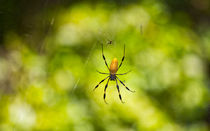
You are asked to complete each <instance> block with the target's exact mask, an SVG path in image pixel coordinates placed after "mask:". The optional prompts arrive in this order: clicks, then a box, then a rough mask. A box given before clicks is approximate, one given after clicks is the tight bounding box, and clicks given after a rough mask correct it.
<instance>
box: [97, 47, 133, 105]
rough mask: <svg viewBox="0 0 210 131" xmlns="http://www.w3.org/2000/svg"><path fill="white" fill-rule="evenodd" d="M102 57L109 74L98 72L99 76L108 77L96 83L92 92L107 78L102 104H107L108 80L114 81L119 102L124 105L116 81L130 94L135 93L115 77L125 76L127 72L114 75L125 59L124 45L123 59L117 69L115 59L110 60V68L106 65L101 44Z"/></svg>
mask: <svg viewBox="0 0 210 131" xmlns="http://www.w3.org/2000/svg"><path fill="white" fill-rule="evenodd" d="M102 57H103V59H104V61H105V64H106V67H107V68H108V70H109V73H103V72H99V71H98V72H99V73H100V74H107V75H109V76H107V77H106V78H104V79H103V80H102V81H100V82H99V83H98V85H96V87H95V88H94V90H95V89H96V88H97V87H98V86H99V85H100V84H101V83H102V82H103V81H104V80H106V79H107V78H108V81H107V84H106V86H105V88H104V102H105V103H106V104H107V102H106V89H107V87H108V83H109V80H111V81H116V86H117V90H118V93H119V98H120V100H121V102H122V103H124V102H123V101H122V97H121V94H120V89H119V85H118V82H117V81H118V80H119V81H120V83H121V84H122V85H123V86H124V87H125V88H126V89H127V90H129V91H131V92H135V91H132V90H130V89H129V88H128V87H127V86H126V85H125V84H124V83H123V82H122V81H121V80H120V79H119V78H118V77H117V75H125V74H127V73H129V72H130V71H129V72H126V73H122V74H116V73H117V71H118V70H119V68H120V67H121V65H122V62H123V61H124V58H125V45H124V55H123V57H122V60H121V63H120V65H119V67H118V60H117V58H114V59H113V60H112V62H111V65H110V68H109V67H108V64H107V62H106V58H105V56H104V53H103V44H102Z"/></svg>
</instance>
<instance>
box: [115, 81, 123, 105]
mask: <svg viewBox="0 0 210 131" xmlns="http://www.w3.org/2000/svg"><path fill="white" fill-rule="evenodd" d="M115 80H116V85H117V91H118V94H119V98H120V101H121V102H122V103H125V102H124V101H122V97H121V94H120V88H119V85H118V83H117V79H115Z"/></svg>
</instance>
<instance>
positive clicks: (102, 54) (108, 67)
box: [102, 44, 109, 70]
mask: <svg viewBox="0 0 210 131" xmlns="http://www.w3.org/2000/svg"><path fill="white" fill-rule="evenodd" d="M102 57H103V59H104V61H105V64H106V67H107V68H108V70H109V66H108V64H107V62H106V58H105V56H104V51H103V44H102Z"/></svg>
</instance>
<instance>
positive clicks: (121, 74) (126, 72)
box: [116, 71, 131, 75]
mask: <svg viewBox="0 0 210 131" xmlns="http://www.w3.org/2000/svg"><path fill="white" fill-rule="evenodd" d="M129 72H131V71H128V72H126V73H122V74H116V75H125V74H128V73H129Z"/></svg>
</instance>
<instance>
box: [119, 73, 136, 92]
mask: <svg viewBox="0 0 210 131" xmlns="http://www.w3.org/2000/svg"><path fill="white" fill-rule="evenodd" d="M116 77H117V76H116ZM117 79H118V80H119V81H120V83H121V84H122V85H123V86H124V87H125V88H126V89H127V90H129V91H130V92H135V91H132V90H130V89H129V88H128V87H127V86H126V85H125V84H124V83H123V82H122V81H121V80H120V79H119V78H118V77H117Z"/></svg>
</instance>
